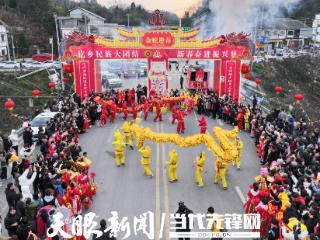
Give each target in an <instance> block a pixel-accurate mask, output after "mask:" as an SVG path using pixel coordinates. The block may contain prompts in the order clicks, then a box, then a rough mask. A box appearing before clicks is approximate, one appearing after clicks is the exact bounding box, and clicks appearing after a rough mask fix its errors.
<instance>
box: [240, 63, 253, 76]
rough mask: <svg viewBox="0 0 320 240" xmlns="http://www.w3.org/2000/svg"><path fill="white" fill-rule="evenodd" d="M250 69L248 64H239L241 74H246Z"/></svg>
mask: <svg viewBox="0 0 320 240" xmlns="http://www.w3.org/2000/svg"><path fill="white" fill-rule="evenodd" d="M250 70H251V67H250V65H248V64H242V66H241V73H242V74H248V73H249V72H250Z"/></svg>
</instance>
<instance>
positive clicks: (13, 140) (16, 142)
mask: <svg viewBox="0 0 320 240" xmlns="http://www.w3.org/2000/svg"><path fill="white" fill-rule="evenodd" d="M9 140H10V141H11V143H12V148H13V149H14V150H15V151H16V153H17V155H18V146H19V141H20V139H19V136H18V134H17V133H16V130H14V129H12V130H11V134H10V136H9Z"/></svg>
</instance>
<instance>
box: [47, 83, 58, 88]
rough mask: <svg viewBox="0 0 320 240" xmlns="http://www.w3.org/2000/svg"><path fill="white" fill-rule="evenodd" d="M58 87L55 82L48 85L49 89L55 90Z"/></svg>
mask: <svg viewBox="0 0 320 240" xmlns="http://www.w3.org/2000/svg"><path fill="white" fill-rule="evenodd" d="M55 86H56V84H55V83H54V82H49V83H48V87H49V88H54V87H55Z"/></svg>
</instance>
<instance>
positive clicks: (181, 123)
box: [177, 110, 185, 134]
mask: <svg viewBox="0 0 320 240" xmlns="http://www.w3.org/2000/svg"><path fill="white" fill-rule="evenodd" d="M184 116H185V113H184V112H183V111H181V110H178V111H177V119H178V125H177V133H178V134H180V133H184V130H185V127H184Z"/></svg>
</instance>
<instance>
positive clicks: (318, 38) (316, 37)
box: [312, 14, 320, 44]
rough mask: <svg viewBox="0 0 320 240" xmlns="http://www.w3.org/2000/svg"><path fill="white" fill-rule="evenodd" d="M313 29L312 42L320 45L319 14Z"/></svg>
mask: <svg viewBox="0 0 320 240" xmlns="http://www.w3.org/2000/svg"><path fill="white" fill-rule="evenodd" d="M312 29H313V37H312V40H313V42H314V43H316V44H320V14H317V15H316V17H315V19H314V21H313V23H312Z"/></svg>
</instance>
